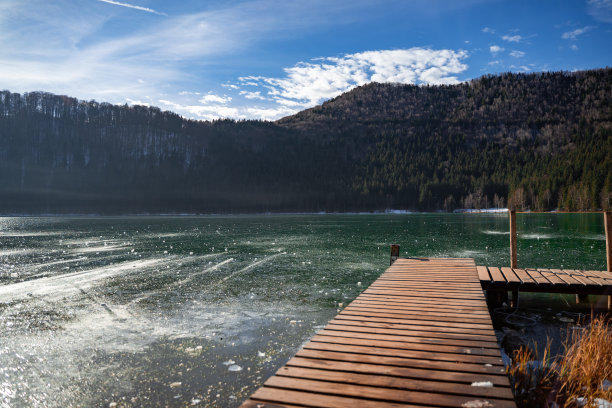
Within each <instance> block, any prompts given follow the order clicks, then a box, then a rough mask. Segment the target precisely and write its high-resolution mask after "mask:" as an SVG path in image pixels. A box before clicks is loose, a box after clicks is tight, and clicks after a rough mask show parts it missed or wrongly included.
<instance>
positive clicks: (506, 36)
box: [502, 34, 525, 43]
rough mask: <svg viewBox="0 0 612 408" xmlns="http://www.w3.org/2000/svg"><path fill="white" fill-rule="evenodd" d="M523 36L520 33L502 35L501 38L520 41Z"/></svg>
mask: <svg viewBox="0 0 612 408" xmlns="http://www.w3.org/2000/svg"><path fill="white" fill-rule="evenodd" d="M524 39H525V38H523V37H521V36H520V35H518V34H517V35H504V36H503V37H502V40H504V41H508V42H515V43H517V42H521V40H524Z"/></svg>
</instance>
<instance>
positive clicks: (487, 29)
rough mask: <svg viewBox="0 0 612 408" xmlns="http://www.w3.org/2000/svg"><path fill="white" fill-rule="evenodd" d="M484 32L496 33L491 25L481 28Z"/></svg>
mask: <svg viewBox="0 0 612 408" xmlns="http://www.w3.org/2000/svg"><path fill="white" fill-rule="evenodd" d="M481 31H482V32H483V33H488V34H495V30H494V29H492V28H491V27H485V28H483V29H482V30H481Z"/></svg>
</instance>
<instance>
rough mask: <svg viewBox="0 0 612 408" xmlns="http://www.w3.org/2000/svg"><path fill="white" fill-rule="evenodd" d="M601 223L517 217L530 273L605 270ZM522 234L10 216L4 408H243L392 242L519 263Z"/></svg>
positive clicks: (377, 270)
mask: <svg viewBox="0 0 612 408" xmlns="http://www.w3.org/2000/svg"><path fill="white" fill-rule="evenodd" d="M602 218H603V217H602V216H601V215H600V214H519V215H518V216H517V229H518V234H519V239H518V263H519V266H521V267H550V268H553V267H554V268H567V269H595V270H604V269H605V267H606V259H605V240H604V232H603V231H604V229H603V219H602ZM508 241H509V238H508V218H507V214H445V213H444V214H437V213H436V214H364V215H361V214H360V215H260V216H201V217H188V216H185V217H172V216H155V217H145V216H139V217H93V216H92V217H6V218H0V407H2V408H4V407H73V406H100V407H102V406H104V407H108V406H109V404H110V403H112V402H116V403H117V404H118V405H119V406H165V405H169V406H187V405H194V406H197V405H200V406H237V405H239V404H240V402H241V401H242V400H244V399H245V398H246V397H247V396H248V395H250V393H252V392H253V391H254V390H255V389H256V388H257V387H258V386H259V385H261V383H262V382H263V381H264V380H265V379H266V378H267V377H268V376H270V375H272V374H273V373H274V372H275V371H276V370H277V369H278V368H279V367H280V366H281V365H283V364H284V363H285V362H286V361H287V360H288V359H289V358H290V357H291V356H292V355H293V354H294V353H295V352H296V351H297V350H298V349H299V347H300V346H301V345H302V344H303V343H305V342H306V341H307V340H308V339H309V338H310V337H311V336H312V335H313V334H314V333H315V332H316V331H317V330H318V329H320V328H321V327H322V326H323V325H325V323H326V322H327V321H328V320H330V319H331V318H332V317H333V316H334V315H335V314H336V313H337V312H338V309H339V307H341V306H340V305H339V304H343V305H346V304H347V303H349V302H350V301H351V300H352V299H354V298H355V297H356V296H357V295H358V294H359V293H360V292H361V291H362V290H364V289H365V288H367V286H368V285H369V284H370V283H371V282H373V281H374V280H375V279H376V278H377V277H378V276H379V275H380V274H381V273H382V272H383V271H384V270H385V268H386V267H388V264H389V245H390V244H392V243H397V244H400V246H401V256H418V257H470V258H474V259H475V260H476V263H477V264H479V265H489V266H505V265H508V264H509V255H508V253H509V249H508ZM571 299H572V297H571V296H569V297H568V296H562V295H521V305H522V306H521V307H522V308H525V310H529V308H533V309H543V308H544V309H547V308H548V309H550V311H551V313H553V314H554V313H558V312H559V311H563V310H565V309H567V308H570V309H572V312H571V313H578V312H579V311H580V310H581V309H580V308H578V309H577V308H576V307H574V306H572V305H571V302H570V300H571ZM553 327H557V328H558V325H557V326H554V325H553Z"/></svg>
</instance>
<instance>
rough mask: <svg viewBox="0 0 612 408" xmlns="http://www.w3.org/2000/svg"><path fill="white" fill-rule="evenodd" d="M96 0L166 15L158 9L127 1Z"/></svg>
mask: <svg viewBox="0 0 612 408" xmlns="http://www.w3.org/2000/svg"><path fill="white" fill-rule="evenodd" d="M98 1H101V2H102V3H108V4H114V5H116V6H122V7H128V8H132V9H135V10H140V11H146V12H147V13H153V14H157V15H160V16H167V14H166V13H160V12H159V11H155V10H153V9H150V8H147V7H140V6H135V5H133V4H128V3H120V2H118V1H113V0H98Z"/></svg>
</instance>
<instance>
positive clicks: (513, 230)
mask: <svg viewBox="0 0 612 408" xmlns="http://www.w3.org/2000/svg"><path fill="white" fill-rule="evenodd" d="M508 215H509V216H510V267H511V268H516V267H517V265H516V211H515V210H510V209H508Z"/></svg>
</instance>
